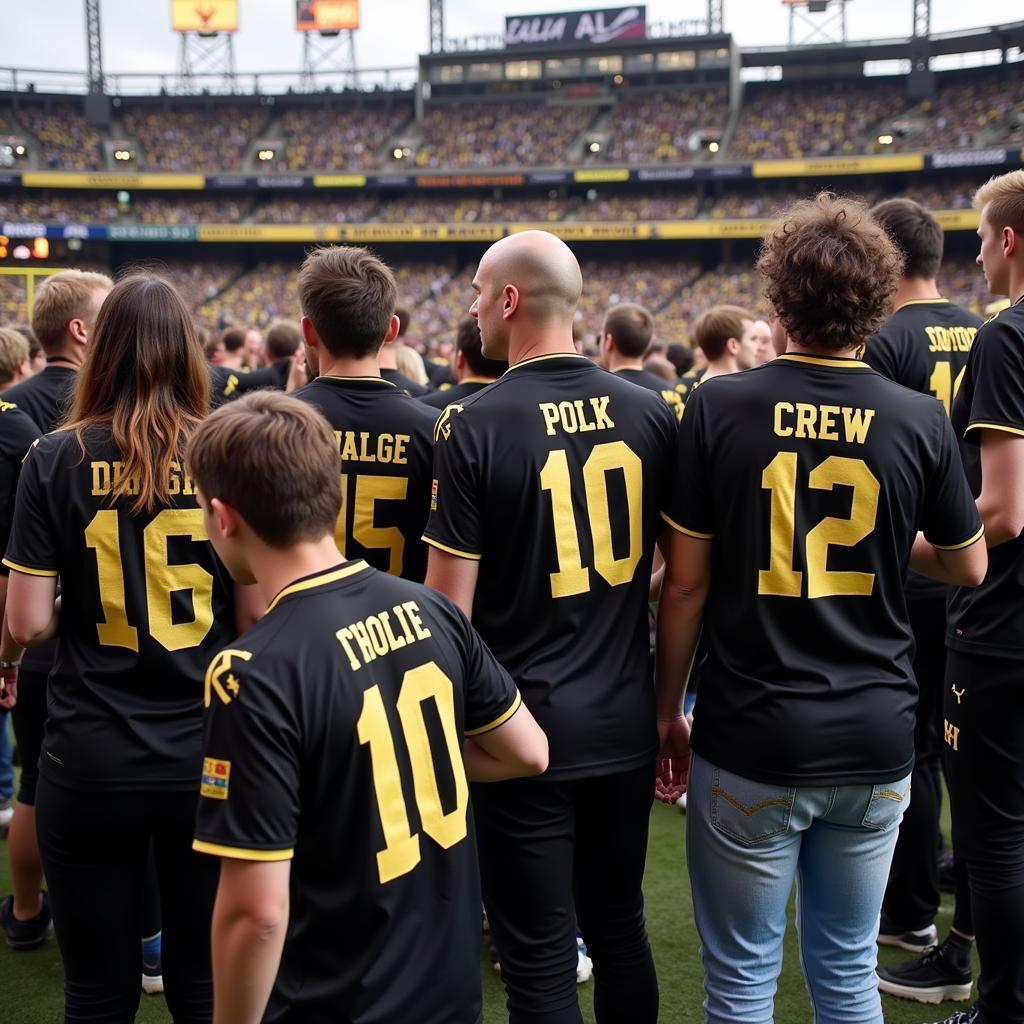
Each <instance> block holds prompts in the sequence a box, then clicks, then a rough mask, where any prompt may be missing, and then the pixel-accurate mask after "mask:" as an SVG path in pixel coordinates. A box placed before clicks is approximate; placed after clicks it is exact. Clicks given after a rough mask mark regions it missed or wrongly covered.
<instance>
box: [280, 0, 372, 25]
mask: <svg viewBox="0 0 1024 1024" xmlns="http://www.w3.org/2000/svg"><path fill="white" fill-rule="evenodd" d="M295 27H296V28H297V29H298V30H299V31H300V32H346V31H350V30H353V29H357V28H359V0H296V3H295Z"/></svg>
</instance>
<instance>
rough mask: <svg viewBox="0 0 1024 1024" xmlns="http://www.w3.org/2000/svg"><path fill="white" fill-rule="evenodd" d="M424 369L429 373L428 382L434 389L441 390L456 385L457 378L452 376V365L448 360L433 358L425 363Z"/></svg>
mask: <svg viewBox="0 0 1024 1024" xmlns="http://www.w3.org/2000/svg"><path fill="white" fill-rule="evenodd" d="M424 368H425V369H426V371H427V380H429V381H430V386H431V387H432V388H441V387H443V386H444V385H445V384H448V385H451V384H455V383H456V381H455V376H454V375H453V374H452V364H451V361H450V360H448V359H442V358H441V357H440V356H431V358H429V359H427V360H425V361H424Z"/></svg>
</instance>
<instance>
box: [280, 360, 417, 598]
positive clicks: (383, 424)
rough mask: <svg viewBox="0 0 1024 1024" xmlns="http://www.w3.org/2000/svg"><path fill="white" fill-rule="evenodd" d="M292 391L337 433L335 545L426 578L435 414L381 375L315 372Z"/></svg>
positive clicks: (397, 571)
mask: <svg viewBox="0 0 1024 1024" xmlns="http://www.w3.org/2000/svg"><path fill="white" fill-rule="evenodd" d="M295 397H296V398H298V399H299V400H300V401H303V402H307V403H308V404H310V405H313V406H315V407H316V408H317V409H319V410H320V412H322V413H323V415H324V417H325V418H326V420H327V422H328V423H330V425H331V427H332V428H333V430H334V433H335V436H336V437H337V439H338V455H339V457H340V459H341V479H342V484H343V486H342V505H341V515H340V516H339V517H338V529H337V533H336V539H337V541H338V549H339V550H340V551H341V552H342V553H343V554H345V555H346V556H348V557H349V558H364V559H366V561H367V562H369V563H370V565H372V566H373V567H374V568H376V569H381V570H383V571H384V572H389V573H391V574H392V575H395V576H404V577H405V578H406V579H409V580H416V581H417V582H420V581H422V580H423V577H424V576H425V575H426V571H427V549H426V546H425V545H424V544H423V541H422V539H421V538H422V535H423V527H424V525H425V524H426V522H427V515H428V514H429V512H430V480H431V463H432V459H433V439H434V423H435V421H436V420H437V413H436V412H434V411H433V410H432V409H429V408H427V407H426V406H424V405H423V404H422V403H421V402H417V401H414V400H413V399H411V398H410V397H409V396H408V395H406V394H403V393H402V392H401V391H400V390H399V389H398V388H397V387H395V385H393V384H390V383H388V382H387V381H385V380H382V379H381V378H380V377H326V376H325V377H317V378H316V380H313V381H311V382H310V383H309V384H307V385H306V386H305V387H302V388H299V390H298V391H296V392H295Z"/></svg>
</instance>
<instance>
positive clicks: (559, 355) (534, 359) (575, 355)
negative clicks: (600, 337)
mask: <svg viewBox="0 0 1024 1024" xmlns="http://www.w3.org/2000/svg"><path fill="white" fill-rule="evenodd" d="M542 359H587V357H586V356H581V355H580V354H579V352H552V353H551V355H548V356H531V357H530V358H529V359H524V360H523V361H522V362H521V363H516V365H515V366H510V367H509V368H508V369H507V370H506V371H505V372H504V373H503V374H502V376H503V377H505V376H507V375H508V374H510V373H511V372H512V371H513V370H518V369H519V367H520V366H529V365H530V363H539V362H540V361H541V360H542ZM589 361H590V360H589V359H587V362H589Z"/></svg>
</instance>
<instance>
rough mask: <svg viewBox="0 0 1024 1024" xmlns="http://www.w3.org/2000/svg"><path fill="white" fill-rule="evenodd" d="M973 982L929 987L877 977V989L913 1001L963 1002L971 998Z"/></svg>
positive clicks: (888, 994)
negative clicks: (901, 983)
mask: <svg viewBox="0 0 1024 1024" xmlns="http://www.w3.org/2000/svg"><path fill="white" fill-rule="evenodd" d="M972 985H973V982H970V983H968V984H966V985H934V986H932V987H931V988H917V987H914V986H910V985H900V984H898V983H897V982H895V981H887V980H886V979H885V978H879V979H878V991H879V992H884V993H885V994H886V995H887V996H896V997H897V999H912V1000H913V1001H914V1002H915V1003H945V1002H952V1003H965V1002H967V1000H968V999H970V998H971V988H972Z"/></svg>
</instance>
